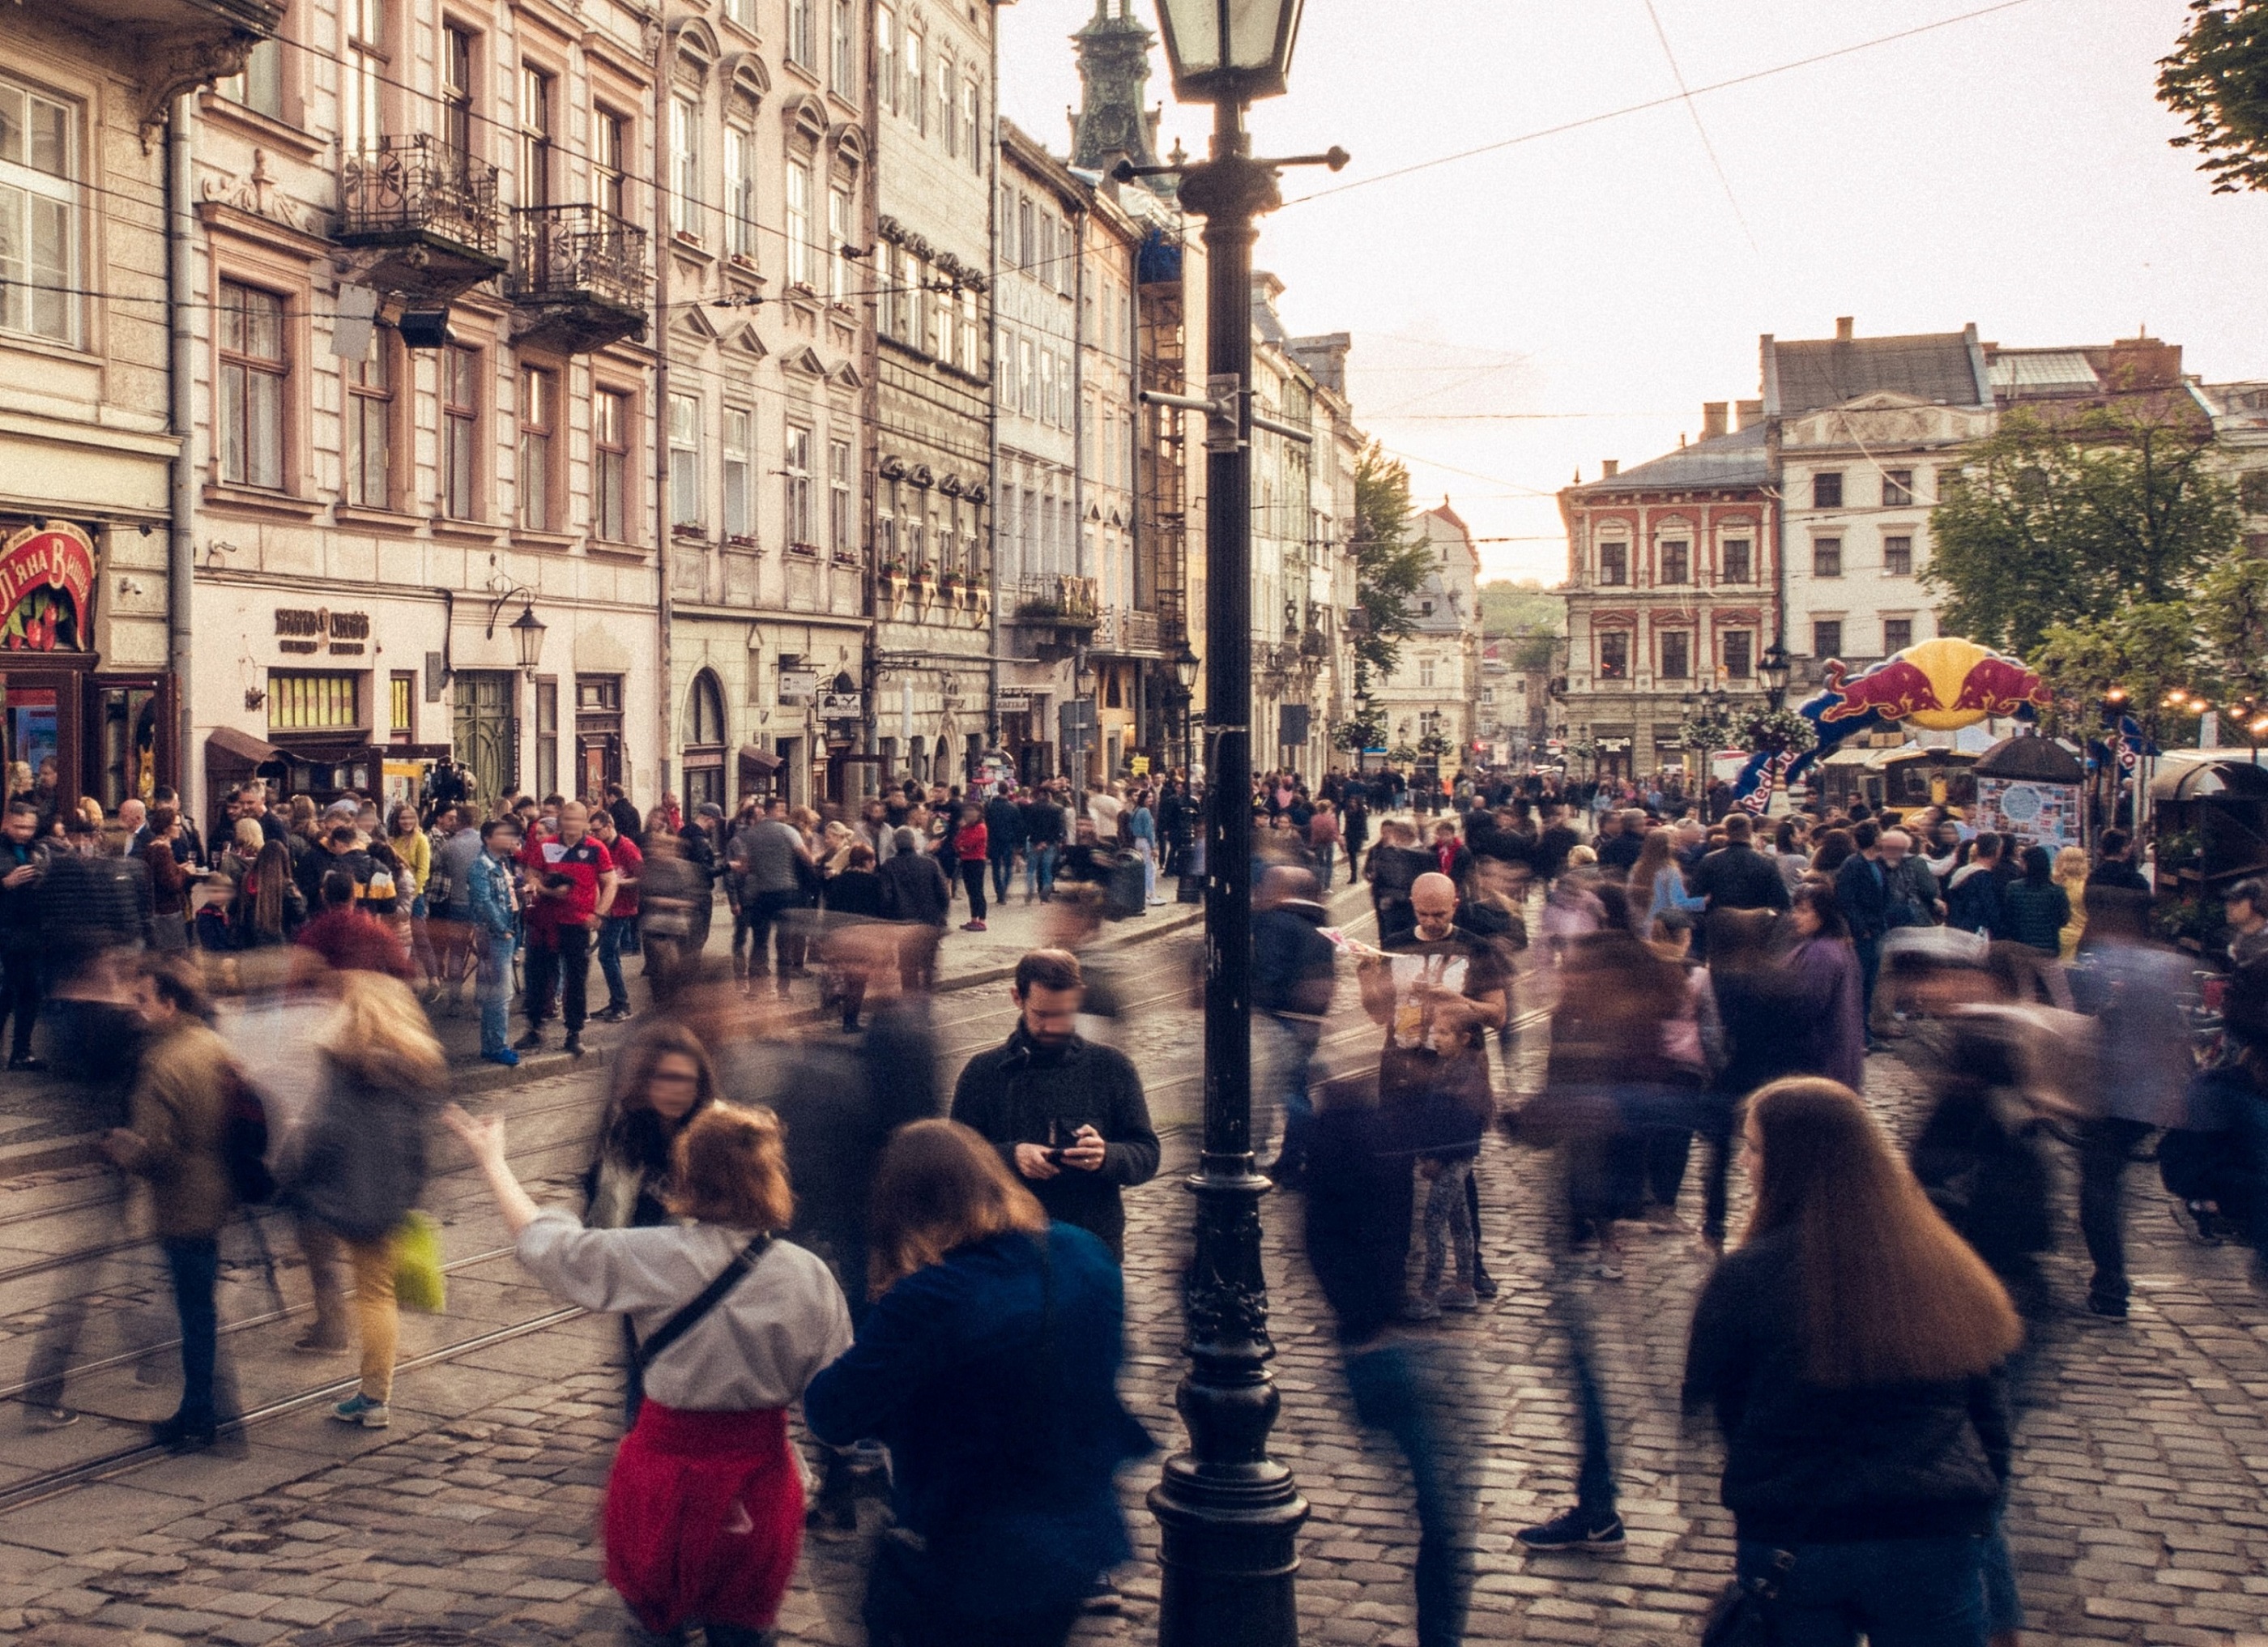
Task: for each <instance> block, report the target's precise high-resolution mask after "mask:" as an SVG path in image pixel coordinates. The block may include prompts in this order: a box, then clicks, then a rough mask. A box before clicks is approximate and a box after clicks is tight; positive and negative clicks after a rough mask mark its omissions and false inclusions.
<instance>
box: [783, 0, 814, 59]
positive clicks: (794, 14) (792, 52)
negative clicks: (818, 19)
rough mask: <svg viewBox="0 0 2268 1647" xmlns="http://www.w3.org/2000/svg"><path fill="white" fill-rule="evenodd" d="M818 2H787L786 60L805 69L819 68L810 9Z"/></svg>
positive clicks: (789, 0)
mask: <svg viewBox="0 0 2268 1647" xmlns="http://www.w3.org/2000/svg"><path fill="white" fill-rule="evenodd" d="M818 3H819V0H787V60H788V61H789V62H790V63H799V64H800V65H802V66H803V67H804V68H806V69H812V70H816V69H817V68H818V67H819V46H818V34H817V31H816V29H815V27H814V21H813V18H812V7H813V6H814V5H815V4H818Z"/></svg>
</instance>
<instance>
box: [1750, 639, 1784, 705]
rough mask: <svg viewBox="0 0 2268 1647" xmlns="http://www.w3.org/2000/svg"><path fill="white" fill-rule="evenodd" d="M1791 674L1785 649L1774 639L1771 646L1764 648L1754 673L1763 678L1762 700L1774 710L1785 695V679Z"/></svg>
mask: <svg viewBox="0 0 2268 1647" xmlns="http://www.w3.org/2000/svg"><path fill="white" fill-rule="evenodd" d="M1791 672H1792V671H1791V670H1790V668H1789V667H1788V661H1787V648H1786V646H1782V645H1780V643H1779V641H1778V639H1777V638H1775V639H1773V641H1772V643H1771V645H1770V646H1766V647H1765V648H1764V657H1763V658H1762V659H1761V660H1760V661H1758V662H1757V664H1756V673H1757V674H1758V675H1760V676H1764V698H1765V699H1766V700H1767V701H1768V702H1769V703H1770V704H1771V706H1772V707H1773V708H1774V709H1777V708H1778V707H1779V706H1780V700H1781V699H1782V698H1785V697H1786V695H1787V677H1788V676H1789V674H1790V673H1791Z"/></svg>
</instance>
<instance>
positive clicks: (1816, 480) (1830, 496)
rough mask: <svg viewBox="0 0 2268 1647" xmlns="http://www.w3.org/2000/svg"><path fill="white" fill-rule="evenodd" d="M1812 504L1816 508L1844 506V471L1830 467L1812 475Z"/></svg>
mask: <svg viewBox="0 0 2268 1647" xmlns="http://www.w3.org/2000/svg"><path fill="white" fill-rule="evenodd" d="M1811 506H1812V507H1813V508H1815V509H1839V508H1841V507H1842V506H1843V472H1842V471H1841V470H1840V469H1828V470H1825V471H1823V472H1822V473H1820V474H1817V475H1814V476H1812V477H1811Z"/></svg>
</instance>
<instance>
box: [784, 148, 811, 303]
mask: <svg viewBox="0 0 2268 1647" xmlns="http://www.w3.org/2000/svg"><path fill="white" fill-rule="evenodd" d="M787 283H788V284H789V285H791V286H802V287H804V288H805V289H806V290H808V289H809V288H810V286H811V163H810V162H809V161H808V160H790V161H789V162H788V163H787Z"/></svg>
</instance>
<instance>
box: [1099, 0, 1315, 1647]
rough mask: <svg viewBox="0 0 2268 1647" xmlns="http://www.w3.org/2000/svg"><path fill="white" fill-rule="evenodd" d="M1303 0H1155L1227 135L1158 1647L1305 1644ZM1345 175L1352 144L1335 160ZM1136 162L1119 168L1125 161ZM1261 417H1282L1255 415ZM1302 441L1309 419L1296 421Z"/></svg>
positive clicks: (1178, 73)
mask: <svg viewBox="0 0 2268 1647" xmlns="http://www.w3.org/2000/svg"><path fill="white" fill-rule="evenodd" d="M1158 11H1159V21H1160V24H1161V25H1162V26H1163V32H1164V35H1165V44H1166V55H1167V62H1168V63H1169V64H1170V66H1171V68H1172V70H1173V78H1174V91H1175V95H1176V96H1177V97H1179V98H1180V99H1182V100H1183V101H1185V102H1197V103H1211V105H1212V106H1213V133H1212V146H1211V151H1210V152H1209V154H1208V156H1207V158H1206V159H1205V160H1204V161H1203V162H1202V163H1200V164H1198V165H1196V166H1189V167H1188V168H1186V170H1185V172H1184V174H1183V176H1182V186H1181V202H1182V205H1183V206H1184V207H1185V208H1186V209H1188V210H1190V211H1193V212H1196V213H1197V214H1198V215H1200V216H1202V217H1203V218H1204V220H1205V226H1204V247H1205V255H1206V258H1207V260H1208V270H1209V275H1208V277H1209V282H1210V285H1209V290H1208V292H1207V296H1206V331H1207V350H1208V353H1207V358H1206V379H1205V395H1204V400H1203V401H1202V402H1197V403H1195V405H1196V406H1197V408H1198V409H1201V410H1204V413H1205V417H1206V425H1205V453H1206V458H1205V493H1206V498H1205V552H1206V555H1207V557H1208V559H1209V562H1210V565H1209V567H1208V577H1207V585H1208V587H1207V597H1206V611H1205V656H1204V666H1205V671H1206V674H1205V727H1204V731H1205V742H1206V746H1207V754H1206V759H1205V779H1206V786H1207V788H1206V807H1205V1023H1204V1159H1203V1163H1202V1165H1201V1166H1200V1167H1199V1169H1198V1171H1197V1175H1196V1176H1195V1177H1194V1178H1191V1179H1190V1181H1189V1188H1190V1189H1191V1191H1192V1192H1193V1193H1195V1195H1196V1198H1197V1242H1196V1251H1195V1254H1194V1257H1193V1258H1192V1260H1191V1263H1190V1269H1189V1281H1188V1293H1187V1304H1186V1311H1187V1334H1188V1336H1187V1343H1186V1348H1187V1351H1188V1354H1189V1370H1188V1371H1187V1372H1186V1373H1185V1374H1183V1376H1182V1382H1181V1386H1180V1388H1179V1389H1178V1390H1177V1391H1176V1392H1175V1406H1176V1407H1179V1408H1180V1409H1181V1414H1182V1422H1183V1423H1184V1424H1186V1425H1187V1426H1188V1428H1189V1447H1188V1449H1187V1451H1182V1452H1177V1453H1175V1455H1174V1456H1173V1457H1172V1458H1170V1459H1167V1462H1166V1467H1165V1473H1164V1478H1163V1479H1162V1480H1161V1481H1160V1482H1159V1484H1158V1485H1157V1487H1155V1488H1152V1491H1151V1494H1150V1508H1151V1510H1152V1511H1153V1512H1154V1513H1155V1514H1156V1516H1157V1518H1158V1523H1159V1528H1160V1560H1161V1562H1162V1564H1163V1568H1164V1587H1163V1591H1162V1593H1161V1595H1160V1601H1159V1608H1158V1640H1159V1642H1160V1647H1294V1644H1295V1643H1297V1642H1298V1640H1299V1618H1298V1615H1297V1614H1296V1612H1295V1611H1294V1609H1293V1605H1292V1574H1293V1572H1294V1571H1295V1570H1296V1569H1297V1568H1298V1566H1299V1555H1298V1549H1297V1545H1296V1541H1295V1540H1296V1535H1297V1534H1298V1532H1299V1529H1300V1524H1301V1523H1302V1522H1304V1521H1305V1520H1306V1519H1307V1501H1306V1500H1305V1499H1303V1498H1301V1497H1300V1494H1299V1490H1298V1488H1296V1487H1294V1486H1293V1485H1292V1473H1291V1472H1290V1471H1289V1470H1287V1469H1285V1467H1284V1466H1283V1465H1281V1464H1279V1463H1278V1462H1277V1461H1276V1460H1275V1459H1271V1458H1270V1456H1269V1453H1268V1432H1269V1430H1270V1428H1271V1427H1272V1426H1273V1424H1274V1423H1275V1421H1276V1410H1277V1407H1278V1396H1277V1393H1276V1386H1275V1383H1274V1380H1273V1379H1272V1378H1271V1377H1270V1375H1269V1371H1268V1362H1269V1360H1270V1357H1271V1356H1272V1355H1274V1354H1275V1346H1274V1345H1273V1344H1272V1343H1271V1342H1270V1340H1269V1336H1268V1287H1267V1280H1266V1277H1265V1276H1264V1275H1263V1273H1262V1269H1261V1262H1260V1198H1261V1196H1262V1195H1263V1194H1264V1193H1266V1191H1267V1189H1268V1180H1267V1179H1266V1178H1263V1177H1262V1176H1261V1175H1260V1172H1259V1171H1258V1170H1257V1168H1256V1165H1255V1164H1254V1161H1253V1156H1252V996H1251V986H1250V981H1249V980H1250V974H1251V960H1252V884H1251V882H1252V727H1251V721H1252V513H1251V498H1252V429H1253V426H1254V423H1255V414H1254V411H1253V408H1252V396H1251V378H1252V322H1251V305H1252V242H1253V239H1254V234H1255V231H1254V227H1253V219H1254V218H1256V217H1257V216H1258V215H1259V214H1260V213H1262V212H1263V211H1269V210H1273V209H1274V208H1275V207H1276V206H1277V205H1278V203H1280V196H1278V193H1277V188H1276V172H1277V168H1278V166H1285V165H1291V164H1300V163H1304V162H1294V161H1286V160H1260V159H1254V158H1253V156H1252V153H1251V142H1250V139H1249V137H1248V136H1247V134H1246V132H1245V129H1244V110H1245V106H1246V104H1247V103H1248V102H1250V101H1251V100H1253V99H1255V98H1260V97H1273V96H1278V95H1280V94H1281V93H1282V92H1283V91H1284V89H1285V73H1286V71H1287V70H1289V69H1290V67H1291V63H1292V41H1293V40H1294V39H1295V38H1296V36H1297V35H1298V33H1299V27H1300V0H1158ZM1315 158H1316V159H1325V161H1326V163H1327V164H1330V165H1332V166H1333V167H1334V169H1336V167H1337V166H1343V165H1344V164H1345V161H1346V157H1345V156H1344V153H1342V152H1339V151H1333V152H1332V154H1331V155H1330V156H1329V157H1328V158H1327V159H1326V157H1315ZM1131 170H1132V168H1130V167H1122V168H1121V174H1122V175H1127V174H1130V173H1131ZM1259 421H1260V422H1261V423H1262V424H1263V425H1267V423H1268V422H1269V420H1267V419H1265V418H1262V419H1260V420H1259ZM1300 433H1301V434H1303V435H1304V433H1305V432H1304V431H1300Z"/></svg>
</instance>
